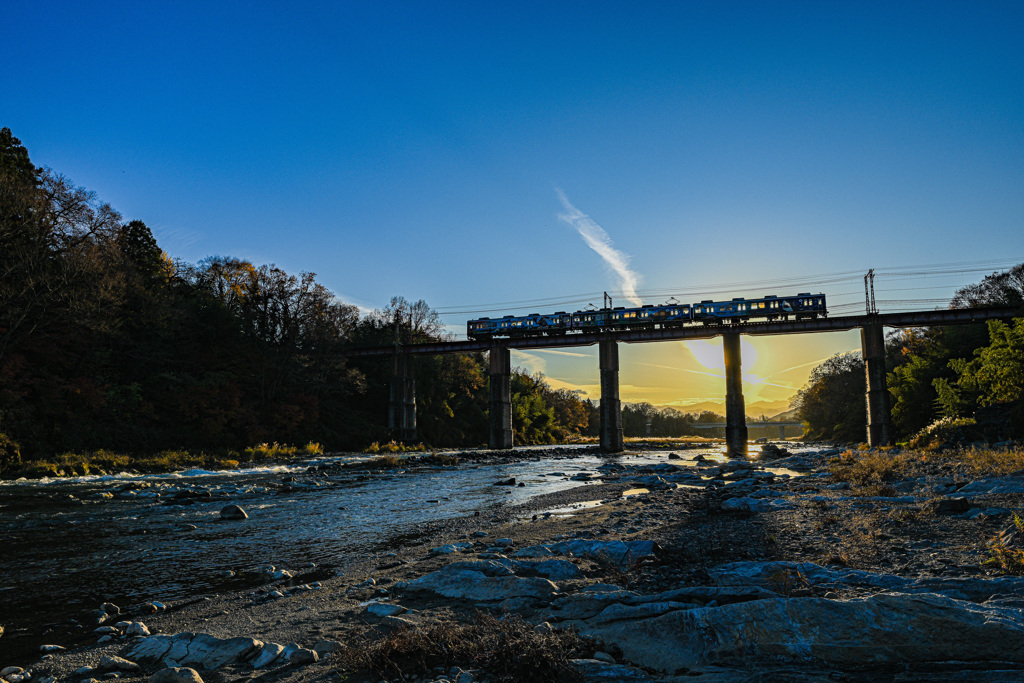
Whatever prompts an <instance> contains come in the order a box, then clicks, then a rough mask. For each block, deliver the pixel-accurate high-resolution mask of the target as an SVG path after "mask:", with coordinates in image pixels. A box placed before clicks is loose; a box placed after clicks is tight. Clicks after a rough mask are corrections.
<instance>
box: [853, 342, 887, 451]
mask: <svg viewBox="0 0 1024 683" xmlns="http://www.w3.org/2000/svg"><path fill="white" fill-rule="evenodd" d="M860 343H861V353H862V355H863V356H864V375H865V379H866V380H867V395H866V397H865V399H866V401H867V416H868V429H867V432H868V433H867V437H868V445H869V446H871V447H877V446H888V445H890V444H891V443H892V415H891V414H890V412H889V387H888V386H887V385H886V381H885V331H884V328H883V327H882V325H881V324H880V323H878V322H874V323H869V324H867V325H865V326H864V327H862V328H860Z"/></svg>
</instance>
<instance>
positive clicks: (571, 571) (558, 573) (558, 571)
mask: <svg viewBox="0 0 1024 683" xmlns="http://www.w3.org/2000/svg"><path fill="white" fill-rule="evenodd" d="M519 564H526V563H519ZM531 569H532V571H533V572H534V573H535V574H537V575H538V576H543V577H544V578H545V579H551V580H552V581H568V580H570V579H582V578H583V572H582V571H580V568H579V567H577V566H576V565H574V564H573V563H572V562H569V561H568V560H544V561H543V562H536V563H533V566H532V567H531Z"/></svg>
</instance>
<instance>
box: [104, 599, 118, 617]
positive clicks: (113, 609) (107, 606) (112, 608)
mask: <svg viewBox="0 0 1024 683" xmlns="http://www.w3.org/2000/svg"><path fill="white" fill-rule="evenodd" d="M100 609H101V610H103V612H104V613H106V614H120V613H121V608H120V607H118V606H117V605H115V604H114V603H112V602H105V603H103V604H102V605H100Z"/></svg>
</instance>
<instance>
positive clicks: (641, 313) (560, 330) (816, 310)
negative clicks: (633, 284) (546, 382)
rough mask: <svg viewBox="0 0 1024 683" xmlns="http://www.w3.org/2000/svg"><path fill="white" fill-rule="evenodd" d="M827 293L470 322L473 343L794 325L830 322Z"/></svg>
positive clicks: (535, 315) (669, 303)
mask: <svg viewBox="0 0 1024 683" xmlns="http://www.w3.org/2000/svg"><path fill="white" fill-rule="evenodd" d="M827 315H828V309H827V308H826V307H825V295H824V294H811V293H810V292H803V293H801V294H796V295H794V296H764V297H761V298H760V299H744V298H743V297H738V298H735V299H732V300H731V301H711V300H705V301H701V302H700V303H694V304H684V303H680V302H678V301H673V300H672V299H670V300H669V302H668V303H665V304H662V305H660V306H654V305H644V306H639V307H636V308H626V307H623V306H616V307H614V308H600V309H599V308H590V309H587V310H582V311H576V312H575V313H566V312H565V311H558V312H556V313H531V314H529V315H519V316H516V315H506V316H504V317H502V318H476V319H475V320H469V321H467V323H466V335H467V336H468V337H469V338H470V339H490V338H492V337H528V336H529V337H536V336H545V335H547V336H555V335H563V334H568V333H570V332H602V331H605V330H634V329H637V330H640V329H668V328H673V327H682V326H684V325H691V324H703V325H721V324H724V323H741V322H747V321H748V320H751V319H759V320H760V319H763V320H768V321H772V320H788V319H790V318H793V319H795V320H805V319H813V318H817V317H819V316H820V317H823V318H824V317H827Z"/></svg>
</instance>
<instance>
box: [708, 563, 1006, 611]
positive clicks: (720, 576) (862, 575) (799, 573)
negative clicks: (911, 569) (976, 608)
mask: <svg viewBox="0 0 1024 683" xmlns="http://www.w3.org/2000/svg"><path fill="white" fill-rule="evenodd" d="M710 578H711V579H712V580H713V581H714V582H715V583H717V584H718V585H719V586H733V587H746V588H750V587H752V586H759V587H763V588H767V589H771V588H773V587H777V586H778V584H779V582H780V581H791V580H796V581H797V582H798V583H804V584H808V585H811V586H818V585H823V584H824V585H827V586H830V587H832V586H837V585H839V586H841V585H846V586H861V587H867V588H873V589H883V590H889V591H898V592H901V593H935V594H939V595H945V596H947V597H950V598H954V599H957V600H972V601H975V602H983V601H985V600H988V599H989V598H990V597H992V596H993V595H1024V578H1022V577H1016V576H1004V577H994V578H965V577H958V578H945V577H924V578H919V579H912V578H906V577H903V576H897V575H895V574H882V573H879V572H869V571H864V570H861V569H849V568H845V567H822V566H820V565H817V564H814V563H813V562H786V561H776V562H729V563H727V564H722V565H719V566H717V567H715V568H714V570H712V572H711V575H710Z"/></svg>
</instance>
